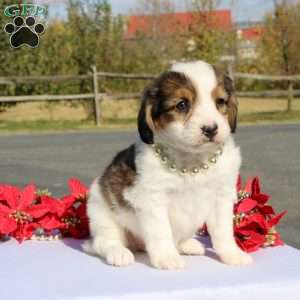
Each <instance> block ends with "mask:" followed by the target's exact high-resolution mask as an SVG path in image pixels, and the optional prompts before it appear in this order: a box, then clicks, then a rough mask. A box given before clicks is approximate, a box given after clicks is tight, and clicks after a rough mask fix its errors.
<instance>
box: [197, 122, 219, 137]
mask: <svg viewBox="0 0 300 300" xmlns="http://www.w3.org/2000/svg"><path fill="white" fill-rule="evenodd" d="M201 130H202V133H203V135H205V136H206V137H207V138H209V139H210V140H212V139H213V138H214V137H215V136H216V135H217V133H218V125H217V124H216V123H214V124H213V125H212V126H203V127H201Z"/></svg>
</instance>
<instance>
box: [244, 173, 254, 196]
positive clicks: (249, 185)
mask: <svg viewBox="0 0 300 300" xmlns="http://www.w3.org/2000/svg"><path fill="white" fill-rule="evenodd" d="M253 180H254V179H253V178H251V177H250V178H249V179H248V180H247V181H246V184H245V187H244V191H245V192H247V193H249V194H250V195H251V194H252V187H253Z"/></svg>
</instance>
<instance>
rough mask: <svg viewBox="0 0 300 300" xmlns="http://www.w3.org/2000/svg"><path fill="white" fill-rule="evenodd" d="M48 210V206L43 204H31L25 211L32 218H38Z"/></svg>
mask: <svg viewBox="0 0 300 300" xmlns="http://www.w3.org/2000/svg"><path fill="white" fill-rule="evenodd" d="M48 211H49V208H48V207H47V206H46V205H43V204H37V205H32V206H31V207H29V208H27V209H26V210H25V212H27V213H28V214H30V215H31V216H32V217H34V218H40V217H42V216H44V215H45V214H46V213H47V212H48Z"/></svg>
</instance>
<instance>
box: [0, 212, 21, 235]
mask: <svg viewBox="0 0 300 300" xmlns="http://www.w3.org/2000/svg"><path fill="white" fill-rule="evenodd" d="M17 227H18V225H17V223H16V221H15V220H13V219H11V218H8V217H3V216H2V217H0V232H1V233H2V234H10V233H12V232H13V231H15V230H16V229H17Z"/></svg>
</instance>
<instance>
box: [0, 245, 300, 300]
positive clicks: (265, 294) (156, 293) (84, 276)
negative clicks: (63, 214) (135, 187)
mask: <svg viewBox="0 0 300 300" xmlns="http://www.w3.org/2000/svg"><path fill="white" fill-rule="evenodd" d="M81 243H82V242H81V241H76V240H64V241H56V242H37V241H27V242H24V243H23V244H21V245H18V244H17V242H15V241H9V242H5V243H1V244H0V299H1V300H107V299H120V300H125V299H126V300H127V299H130V300H131V299H134V300H136V299H145V300H148V299H149V300H150V299H151V300H152V299H155V300H156V299H159V300H164V299H168V300H169V299H170V300H173V299H176V300H189V299H197V300H198V299H199V300H203V299H205V300H206V299H209V300H211V299H218V300H224V299H230V300H235V299H237V300H244V299H253V300H254V299H255V300H258V299H264V300H266V299H272V300H274V299H275V300H276V299H278V300H282V299H288V300H292V299H300V251H298V250H296V249H294V248H291V247H289V246H283V247H276V248H268V249H263V250H260V251H258V252H256V253H254V254H252V255H253V257H254V260H255V264H254V265H251V266H245V267H230V266H226V265H223V264H221V263H220V262H219V261H218V260H217V259H216V257H215V255H214V253H213V252H212V250H211V249H208V253H207V256H202V257H186V258H185V259H186V261H187V267H186V269H185V270H182V271H160V270H156V269H153V268H152V267H150V266H149V261H148V259H147V257H146V256H145V255H143V254H139V255H138V256H137V258H136V260H137V262H136V263H135V264H134V265H132V266H129V267H126V268H115V267H111V266H108V265H106V264H104V263H103V262H102V261H101V260H100V259H99V258H97V257H91V256H88V255H86V254H85V253H83V252H82V251H81V250H80V244H81Z"/></svg>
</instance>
